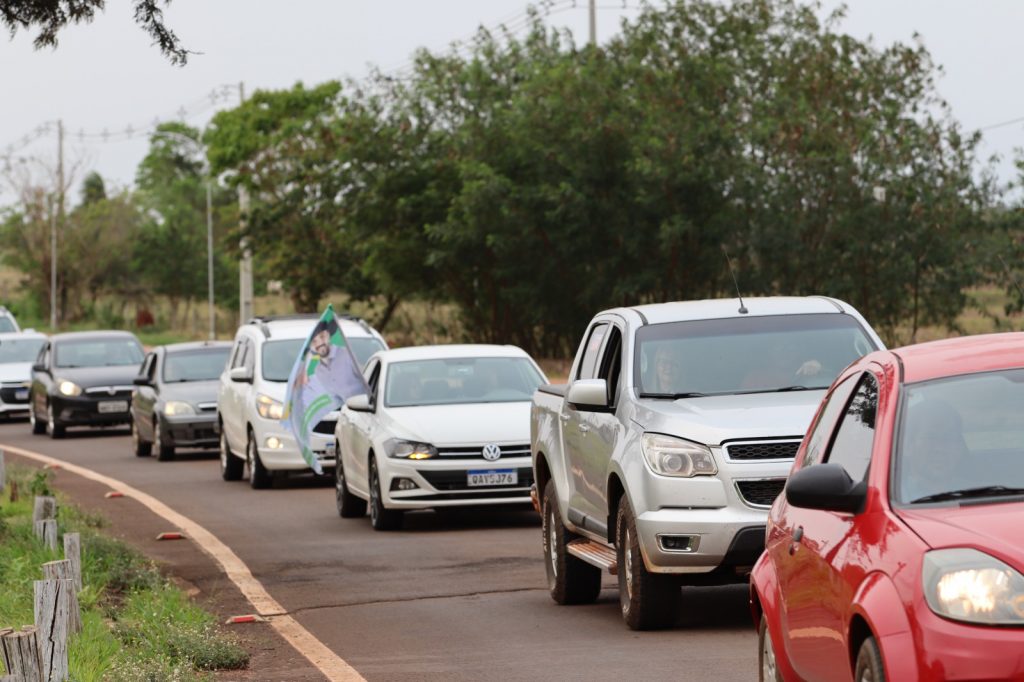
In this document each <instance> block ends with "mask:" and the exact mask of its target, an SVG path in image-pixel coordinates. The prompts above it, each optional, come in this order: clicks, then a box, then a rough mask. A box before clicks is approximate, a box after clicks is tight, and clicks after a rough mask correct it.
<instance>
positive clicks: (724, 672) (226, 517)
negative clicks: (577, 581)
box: [0, 423, 757, 680]
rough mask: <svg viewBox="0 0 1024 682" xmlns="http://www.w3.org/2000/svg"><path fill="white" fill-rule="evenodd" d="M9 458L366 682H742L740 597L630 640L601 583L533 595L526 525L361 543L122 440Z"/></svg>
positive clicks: (33, 441)
mask: <svg viewBox="0 0 1024 682" xmlns="http://www.w3.org/2000/svg"><path fill="white" fill-rule="evenodd" d="M0 443H10V444H11V445H16V446H19V447H23V448H26V449H30V450H34V451H37V452H42V453H44V454H48V455H52V456H54V457H59V458H62V459H67V460H68V461H72V462H75V463H77V464H80V465H82V466H86V467H89V468H92V469H94V470H96V471H99V472H101V473H103V474H106V475H108V476H112V477H115V478H118V479H121V480H123V481H125V482H126V483H128V484H130V485H132V486H135V487H137V488H139V489H141V490H143V491H145V492H147V493H149V494H151V495H153V496H155V497H157V498H158V499H160V500H162V501H163V502H164V503H166V504H168V505H170V506H171V507H172V508H174V509H175V510H177V511H179V512H181V513H183V514H185V515H186V516H189V517H190V518H192V519H193V520H195V521H196V522H198V523H200V524H202V525H204V526H205V527H206V528H207V529H209V530H210V531H212V532H213V533H214V534H216V535H217V536H218V537H219V538H220V539H221V540H222V541H223V542H225V543H226V544H227V545H229V546H230V547H231V548H232V549H233V550H234V551H235V552H236V553H237V554H238V555H239V556H240V557H241V558H242V560H243V561H245V562H246V563H247V564H248V565H249V567H250V568H251V570H252V572H253V574H254V575H255V576H256V578H258V579H259V580H260V581H262V582H263V584H264V585H265V586H266V588H267V589H268V590H269V591H270V593H271V595H273V596H274V597H275V598H276V599H277V600H278V601H279V602H280V603H281V604H283V605H284V607H285V608H286V609H288V611H289V612H290V613H292V615H293V616H294V617H295V618H296V619H297V620H298V621H299V622H300V623H302V625H304V626H305V627H306V628H307V629H309V631H310V632H312V633H313V634H314V635H315V636H316V637H317V638H319V639H320V640H321V641H322V642H323V643H324V644H326V645H327V646H328V647H330V648H331V649H332V650H334V651H335V652H336V653H337V654H338V655H340V656H341V657H343V658H344V659H345V660H346V661H348V662H349V664H351V665H352V666H354V667H355V668H356V669H357V670H358V671H359V672H360V673H361V674H363V675H364V676H365V677H366V678H367V679H369V680H392V679H412V678H415V679H427V680H432V679H437V680H441V679H444V680H487V679H494V680H545V679H551V680H573V679H581V680H582V679H586V680H621V679H626V680H637V679H639V680H750V679H753V678H754V677H755V676H756V666H757V660H756V659H757V651H756V637H755V636H754V634H753V630H752V628H751V625H750V619H749V615H748V612H747V606H746V588H745V587H742V586H730V587H724V588H703V589H687V590H685V597H686V599H685V603H686V613H685V614H684V616H683V618H682V622H681V623H680V625H679V626H678V627H677V628H675V629H673V630H668V631H662V632H644V633H638V632H631V631H630V630H628V629H627V628H626V627H625V625H623V623H622V621H621V618H620V617H619V613H618V597H617V592H616V590H615V588H614V584H613V580H614V578H612V577H610V576H609V578H608V579H607V580H606V588H607V589H605V590H604V591H603V592H602V593H601V599H600V600H599V602H598V603H597V604H594V605H591V606H576V607H560V606H558V605H556V604H555V603H554V602H552V601H551V599H550V598H549V597H548V594H547V591H546V589H545V588H544V568H543V564H542V563H541V558H540V524H539V520H538V519H537V517H536V515H535V514H533V513H532V512H527V511H521V512H520V511H515V512H485V513H480V512H474V513H442V514H435V513H431V512H423V513H417V514H409V515H407V517H406V524H405V529H404V530H403V531H401V532H396V533H375V532H374V531H373V530H371V529H370V524H369V520H368V519H357V520H350V519H341V518H339V517H338V516H337V513H336V512H335V507H334V490H333V488H332V487H329V486H326V485H324V484H322V483H320V482H317V481H315V480H314V479H313V478H312V477H297V478H292V479H289V480H287V481H285V482H283V483H281V482H279V483H278V484H277V485H276V486H275V488H274V489H272V490H263V491H256V490H251V489H250V488H249V486H248V483H246V482H237V483H225V482H224V481H222V480H221V479H220V475H219V469H218V464H217V460H216V459H215V458H214V457H212V456H211V455H203V454H195V455H184V456H181V457H179V459H177V460H176V461H173V462H158V461H156V459H155V458H146V459H139V458H136V457H134V456H133V455H132V454H131V452H130V449H129V441H128V437H127V432H123V433H118V432H109V431H107V432H90V431H81V432H78V431H71V432H70V433H69V437H68V438H67V439H65V440H57V441H54V440H50V439H47V438H45V437H41V436H32V435H31V434H30V433H29V427H28V425H27V424H24V423H20V424H18V423H16V424H4V425H2V426H0Z"/></svg>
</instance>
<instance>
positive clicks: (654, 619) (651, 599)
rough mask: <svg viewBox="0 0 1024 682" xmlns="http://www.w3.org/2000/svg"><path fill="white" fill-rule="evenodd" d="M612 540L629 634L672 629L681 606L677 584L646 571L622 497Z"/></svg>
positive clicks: (626, 504) (628, 508) (629, 512)
mask: <svg viewBox="0 0 1024 682" xmlns="http://www.w3.org/2000/svg"><path fill="white" fill-rule="evenodd" d="M615 540H616V542H615V548H616V552H617V554H618V573H619V604H620V605H621V606H622V618H623V620H625V621H626V625H628V626H629V627H630V629H632V630H656V629H658V628H666V627H670V626H672V625H673V624H674V623H675V621H676V618H677V616H678V614H679V608H680V606H681V604H682V593H681V591H680V588H679V582H678V581H677V580H676V579H675V578H673V577H671V576H665V575H658V574H657V573H650V572H649V571H648V570H647V566H646V565H645V564H644V557H643V555H642V554H641V553H640V541H639V538H638V536H637V532H636V517H634V516H633V509H632V508H631V507H630V506H629V500H628V499H626V498H625V497H623V498H622V500H621V501H620V502H619V513H618V515H617V519H616V528H615Z"/></svg>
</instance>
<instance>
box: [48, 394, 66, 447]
mask: <svg viewBox="0 0 1024 682" xmlns="http://www.w3.org/2000/svg"><path fill="white" fill-rule="evenodd" d="M64 429H65V427H64V424H62V423H61V421H60V420H59V419H57V417H56V415H54V414H53V404H52V403H47V404H46V433H47V435H49V436H50V438H53V439H57V438H63V437H64V433H65V430H64Z"/></svg>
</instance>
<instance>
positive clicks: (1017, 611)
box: [922, 548, 1024, 625]
mask: <svg viewBox="0 0 1024 682" xmlns="http://www.w3.org/2000/svg"><path fill="white" fill-rule="evenodd" d="M922 579H923V583H924V596H925V600H927V602H928V606H929V607H931V610H932V611H934V612H935V613H937V614H938V615H940V616H944V617H946V618H951V619H953V620H960V621H964V622H966V623H977V624H980V625H1022V624H1024V576H1022V575H1021V574H1020V573H1019V572H1018V571H1017V570H1015V569H1014V568H1012V567H1010V566H1007V565H1006V564H1004V563H1003V562H1002V561H1000V560H999V559H996V558H995V557H993V556H990V555H988V554H985V553H984V552H979V551H978V550H976V549H967V548H964V549H938V550H933V551H931V552H928V553H927V554H925V555H924V566H923V568H922Z"/></svg>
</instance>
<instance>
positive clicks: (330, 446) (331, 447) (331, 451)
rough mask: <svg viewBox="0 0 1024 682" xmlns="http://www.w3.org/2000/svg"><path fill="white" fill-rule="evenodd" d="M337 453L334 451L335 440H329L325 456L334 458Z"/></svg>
mask: <svg viewBox="0 0 1024 682" xmlns="http://www.w3.org/2000/svg"><path fill="white" fill-rule="evenodd" d="M336 454H337V453H335V452H334V441H333V440H332V441H330V442H328V443H327V447H325V448H324V457H326V458H327V459H334V456H335V455H336Z"/></svg>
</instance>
